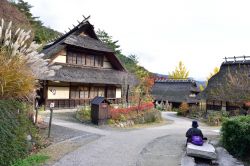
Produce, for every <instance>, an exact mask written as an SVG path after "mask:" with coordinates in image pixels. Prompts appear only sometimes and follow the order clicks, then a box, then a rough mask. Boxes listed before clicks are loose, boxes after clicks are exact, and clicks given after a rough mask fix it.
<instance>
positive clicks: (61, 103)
mask: <svg viewBox="0 0 250 166" xmlns="http://www.w3.org/2000/svg"><path fill="white" fill-rule="evenodd" d="M91 100H92V99H48V100H47V101H46V108H49V106H50V103H54V104H55V108H75V107H77V106H86V105H91ZM108 101H110V103H111V104H121V103H122V99H121V98H108Z"/></svg>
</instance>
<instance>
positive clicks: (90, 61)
mask: <svg viewBox="0 0 250 166" xmlns="http://www.w3.org/2000/svg"><path fill="white" fill-rule="evenodd" d="M94 63H95V61H94V56H91V55H86V65H87V66H94Z"/></svg>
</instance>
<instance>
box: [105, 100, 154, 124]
mask: <svg viewBox="0 0 250 166" xmlns="http://www.w3.org/2000/svg"><path fill="white" fill-rule="evenodd" d="M152 108H154V104H153V103H152V102H149V103H143V104H141V105H140V106H130V107H128V108H116V109H115V108H114V109H111V110H110V112H109V113H110V117H111V119H114V120H117V119H119V117H120V115H121V114H123V115H128V114H133V113H140V112H143V111H147V110H150V109H152Z"/></svg>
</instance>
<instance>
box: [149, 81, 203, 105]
mask: <svg viewBox="0 0 250 166" xmlns="http://www.w3.org/2000/svg"><path fill="white" fill-rule="evenodd" d="M199 92H200V91H199V88H198V86H197V84H196V82H195V81H194V80H190V79H179V80H175V79H156V80H155V83H154V85H153V88H152V95H153V97H154V101H155V102H158V103H159V102H164V104H165V103H168V104H172V106H173V107H174V108H178V107H179V106H180V105H181V103H183V102H185V103H188V104H189V105H193V104H198V103H199V100H198V99H197V98H196V96H197V94H198V93H199Z"/></svg>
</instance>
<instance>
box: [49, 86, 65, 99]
mask: <svg viewBox="0 0 250 166" xmlns="http://www.w3.org/2000/svg"><path fill="white" fill-rule="evenodd" d="M48 99H69V87H48Z"/></svg>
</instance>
